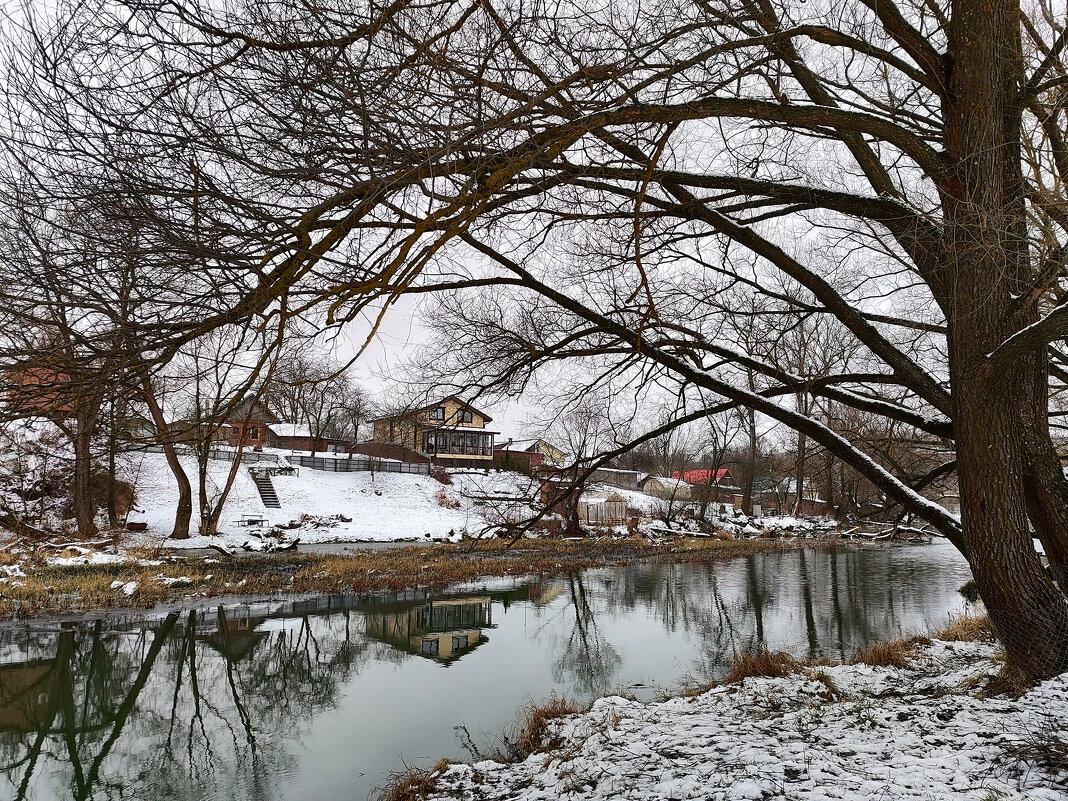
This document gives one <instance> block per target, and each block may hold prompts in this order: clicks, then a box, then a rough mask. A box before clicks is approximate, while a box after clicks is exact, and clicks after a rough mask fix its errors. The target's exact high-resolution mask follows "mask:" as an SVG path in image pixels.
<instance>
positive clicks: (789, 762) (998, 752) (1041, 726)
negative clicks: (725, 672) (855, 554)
mask: <svg viewBox="0 0 1068 801" xmlns="http://www.w3.org/2000/svg"><path fill="white" fill-rule="evenodd" d="M994 657H995V650H994V647H993V646H992V645H988V644H982V643H946V642H938V641H935V642H933V643H932V644H931V645H930V646H928V647H926V648H924V649H923V651H922V656H921V658H920V659H919V660H918V661H917V663H915V664H914V666H913V668H912V669H909V670H903V669H898V668H873V667H869V666H866V665H845V666H835V667H820V668H813V669H809V670H807V671H806V672H805V673H800V674H795V675H792V676H788V677H785V678H774V679H771V678H750V679H746V680H745V681H744V682H742V683H741V684H735V685H725V686H720V687H716V688H714V689H712V690H710V691H708V692H705V693H704V694H701V695H699V696H697V697H693V698H687V697H679V698H675V699H672V700H668V701H665V702H662V703H643V702H638V701H631V700H627V699H624V698H620V697H610V698H603V699H601V700H599V701H597V702H596V703H594V705H593V706H592V708H591V709H590V711H589V712H588V713H586V714H584V715H576V716H570V717H568V718H564V719H560V720H557V721H553V722H552V723H551V724H550V726H551V727H552V730H553V734H555V735H557V736H558V737H559V738H560V745H559V747H557V748H555V749H554V750H552V751H550V752H547V753H537V754H534V755H532V756H530V757H528V758H527V759H526V760H525V761H523V762H520V763H518V764H503V763H498V762H494V761H483V762H479V763H476V764H474V765H464V764H459V765H453V766H451V767H450V768H448V769H447V770H446V771H445V772H444V774H443V775H441V776H440V777H439V778H438V784H437V787H436V790H435V792H436V793H437V794H436V795H434V796H433V797H435V798H460V799H471V801H474V799H479V801H483V800H484V801H494V799H501V800H502V801H503V799H509V800H510V801H512V800H513V799H514V801H549V799H557V798H569V799H591V800H592V799H609V798H615V799H620V798H623V799H640V800H641V801H654V799H683V798H689V799H708V800H709V801H711V800H712V799H716V800H717V801H718V800H720V799H723V800H724V801H725V800H726V799H732V800H733V799H777V798H782V799H791V801H795V800H796V801H827V799H885V798H893V799H895V801H941V800H945V801H948V800H949V799H961V800H962V801H963V800H964V799H968V800H969V801H984V799H1001V800H1002V801H1008V800H1009V799H1013V800H1014V801H1015V800H1018V801H1023V800H1024V799H1029V800H1033V801H1052V800H1053V799H1058V800H1059V801H1063V799H1065V798H1066V797H1068V773H1066V772H1063V771H1062V772H1061V773H1059V774H1055V775H1054V774H1050V773H1048V772H1046V769H1043V768H1042V767H1040V766H1039V765H1037V764H1031V763H1030V762H1024V761H1021V758H1020V754H1024V753H1026V752H1027V751H1028V749H1034V748H1035V747H1036V746H1037V744H1040V743H1042V742H1048V743H1054V744H1055V743H1057V742H1060V743H1061V744H1063V743H1064V742H1065V741H1066V740H1068V676H1061V677H1059V678H1057V679H1053V680H1051V681H1048V682H1046V683H1044V684H1042V685H1040V686H1039V687H1037V688H1035V689H1033V690H1032V691H1030V692H1029V693H1027V694H1026V695H1024V696H1022V697H1021V698H1019V699H1011V698H1007V697H1003V696H1000V697H999V696H995V697H988V698H982V697H980V695H981V690H982V681H981V680H982V679H983V678H985V677H988V676H991V675H993V674H995V673H996V672H997V665H996V664H995V663H994V661H992V658H994ZM824 677H825V679H824V680H818V679H823V678H824ZM828 681H829V682H833V687H834V688H835V690H836V692H835V694H833V695H832V694H831V693H830V692H829V684H828V683H827V682H828ZM1061 747H1063V745H1062V746H1061Z"/></svg>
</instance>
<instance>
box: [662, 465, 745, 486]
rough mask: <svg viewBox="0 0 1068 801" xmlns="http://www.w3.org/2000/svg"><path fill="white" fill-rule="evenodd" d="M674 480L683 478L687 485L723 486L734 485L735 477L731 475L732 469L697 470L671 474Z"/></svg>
mask: <svg viewBox="0 0 1068 801" xmlns="http://www.w3.org/2000/svg"><path fill="white" fill-rule="evenodd" d="M671 476H672V478H681V479H682V480H683V481H685V482H686V483H687V484H704V485H706V486H707V485H709V484H721V485H733V484H734V476H732V475H731V471H730V468H728V467H720V468H717V469H716V470H711V469H709V468H702V469H697V470H683V471H682V472H680V471H678V470H676V471H675V472H674V473H672V474H671Z"/></svg>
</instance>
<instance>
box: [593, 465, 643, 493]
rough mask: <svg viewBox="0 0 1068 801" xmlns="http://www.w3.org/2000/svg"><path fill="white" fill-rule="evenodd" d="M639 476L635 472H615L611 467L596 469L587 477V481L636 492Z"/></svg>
mask: <svg viewBox="0 0 1068 801" xmlns="http://www.w3.org/2000/svg"><path fill="white" fill-rule="evenodd" d="M640 477H641V474H640V473H639V472H638V471H637V470H616V469H615V468H612V467H598V468H597V469H596V470H594V471H593V473H592V475H590V477H589V481H591V482H597V483H599V484H610V485H611V486H613V487H619V489H625V490H635V491H636V490H637V489H638V479H639V478H640Z"/></svg>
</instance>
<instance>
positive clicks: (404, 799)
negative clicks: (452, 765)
mask: <svg viewBox="0 0 1068 801" xmlns="http://www.w3.org/2000/svg"><path fill="white" fill-rule="evenodd" d="M448 767H449V760H447V759H442V760H439V761H438V763H437V764H436V765H434V767H432V768H429V769H427V770H420V769H418V768H413V767H410V766H406V767H405V769H404V770H402V771H399V772H397V773H394V774H392V775H391V776H390V777H389V779H388V780H387V781H386V784H385V786H384V787H376V788H375V789H374V790H372V791H371V793H370V796H369V798H370V799H371V801H423V799H425V798H429V797H430V794H431V793H433V792H434V788H435V786H436V785H437V780H438V776H440V775H441V774H442V773H444V772H445V770H446V769H447V768H448Z"/></svg>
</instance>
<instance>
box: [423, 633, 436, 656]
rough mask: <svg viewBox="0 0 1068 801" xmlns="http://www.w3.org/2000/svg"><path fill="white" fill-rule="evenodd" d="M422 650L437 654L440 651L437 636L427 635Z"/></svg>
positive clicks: (426, 652)
mask: <svg viewBox="0 0 1068 801" xmlns="http://www.w3.org/2000/svg"><path fill="white" fill-rule="evenodd" d="M422 651H423V653H424V654H436V653H437V652H438V640H437V637H427V638H426V639H424V640H423V643H422Z"/></svg>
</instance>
